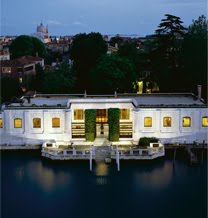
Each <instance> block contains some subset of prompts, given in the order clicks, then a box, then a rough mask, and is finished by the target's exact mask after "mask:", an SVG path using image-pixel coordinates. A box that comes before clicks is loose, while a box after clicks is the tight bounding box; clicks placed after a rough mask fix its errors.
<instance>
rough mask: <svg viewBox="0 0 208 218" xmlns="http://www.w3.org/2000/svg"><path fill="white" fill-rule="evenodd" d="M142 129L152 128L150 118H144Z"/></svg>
mask: <svg viewBox="0 0 208 218" xmlns="http://www.w3.org/2000/svg"><path fill="white" fill-rule="evenodd" d="M144 127H152V117H145V118H144Z"/></svg>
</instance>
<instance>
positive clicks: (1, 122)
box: [0, 118, 3, 128]
mask: <svg viewBox="0 0 208 218" xmlns="http://www.w3.org/2000/svg"><path fill="white" fill-rule="evenodd" d="M0 128H3V120H2V118H0Z"/></svg>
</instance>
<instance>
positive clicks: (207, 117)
mask: <svg viewBox="0 0 208 218" xmlns="http://www.w3.org/2000/svg"><path fill="white" fill-rule="evenodd" d="M203 119H208V116H203V117H202V118H201V125H202V127H208V125H204V124H203Z"/></svg>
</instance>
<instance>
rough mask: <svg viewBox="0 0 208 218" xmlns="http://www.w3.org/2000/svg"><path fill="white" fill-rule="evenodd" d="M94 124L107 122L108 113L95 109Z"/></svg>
mask: <svg viewBox="0 0 208 218" xmlns="http://www.w3.org/2000/svg"><path fill="white" fill-rule="evenodd" d="M96 122H97V123H106V122H108V111H107V110H106V109H97V111H96Z"/></svg>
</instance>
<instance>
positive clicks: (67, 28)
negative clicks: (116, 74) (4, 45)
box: [0, 0, 207, 36]
mask: <svg viewBox="0 0 208 218" xmlns="http://www.w3.org/2000/svg"><path fill="white" fill-rule="evenodd" d="M20 12H21V13H20ZM167 13H169V14H173V15H176V16H179V17H181V20H182V21H183V22H184V26H186V27H187V26H188V25H190V24H191V23H192V20H193V19H194V20H195V19H197V18H198V17H199V16H200V15H202V14H204V15H206V14H207V2H206V0H198V1H197V2H196V1H195V0H182V1H180V2H179V1H173V0H166V1H165V0H147V1H140V2H138V1H136V0H129V1H128V4H127V2H125V1H119V0H114V1H110V0H103V1H97V0H89V1H87V2H82V1H81V0H59V1H58V0H51V1H49V0H44V2H42V1H41V0H37V1H35V2H34V1H30V0H29V1H26V0H20V1H15V2H14V1H12V0H2V1H1V14H2V16H1V19H0V25H1V28H0V30H1V31H0V35H21V34H28V35H30V34H32V33H34V32H35V31H36V27H37V25H38V24H40V22H43V24H44V25H48V26H49V35H75V34H77V33H83V32H86V33H89V32H100V33H101V34H104V35H105V34H109V35H110V34H117V33H118V34H124V35H129V34H136V35H139V36H145V35H149V34H153V33H154V31H155V29H156V28H157V26H158V25H159V23H160V22H161V19H163V18H164V15H165V14H167ZM8 14H9V16H8Z"/></svg>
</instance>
